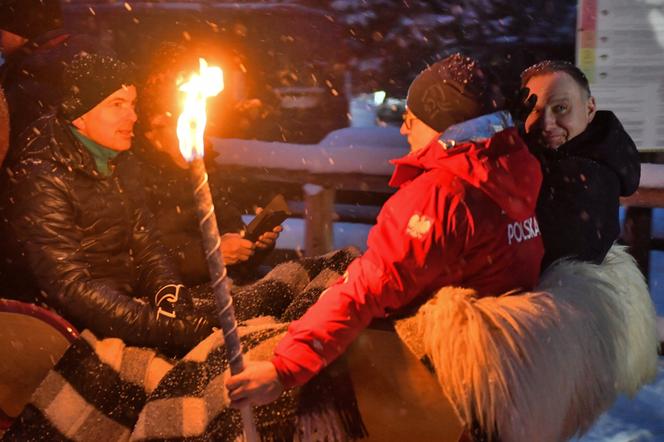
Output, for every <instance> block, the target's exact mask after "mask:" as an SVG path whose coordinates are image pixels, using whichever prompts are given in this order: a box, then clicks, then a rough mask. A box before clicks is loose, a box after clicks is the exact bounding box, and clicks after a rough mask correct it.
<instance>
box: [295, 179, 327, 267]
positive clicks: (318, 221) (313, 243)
mask: <svg viewBox="0 0 664 442" xmlns="http://www.w3.org/2000/svg"><path fill="white" fill-rule="evenodd" d="M302 190H303V191H304V219H305V228H304V230H305V240H304V248H305V251H304V252H305V255H306V256H316V255H321V254H323V253H326V252H329V251H330V250H332V248H333V244H334V241H333V239H334V235H333V232H332V222H333V217H334V189H332V188H327V187H323V186H319V185H317V184H305V185H304V186H302Z"/></svg>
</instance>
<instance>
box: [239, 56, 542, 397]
mask: <svg viewBox="0 0 664 442" xmlns="http://www.w3.org/2000/svg"><path fill="white" fill-rule="evenodd" d="M488 90H489V88H488V84H487V81H486V76H485V75H484V74H483V72H482V71H481V69H480V68H479V67H478V65H477V63H476V62H475V61H473V60H472V59H470V58H467V57H463V56H461V55H459V54H455V55H452V56H450V57H448V58H446V59H444V60H442V61H440V62H438V63H436V64H434V65H432V66H431V67H429V68H427V69H425V70H424V71H422V72H421V73H420V74H419V75H418V77H417V78H416V79H415V80H414V81H413V83H412V84H411V86H410V89H409V91H408V99H407V112H406V115H405V116H404V123H403V125H402V127H401V133H402V134H403V135H405V136H406V137H407V138H408V142H409V144H410V146H411V152H410V153H409V154H408V155H406V156H405V157H403V158H401V159H398V160H395V161H394V164H395V166H396V167H395V171H394V175H393V176H392V179H391V181H390V184H391V185H393V186H396V187H398V188H399V190H398V191H397V192H396V193H395V194H394V195H393V196H392V197H391V198H390V199H389V200H388V201H387V202H386V203H385V205H384V207H383V209H382V210H381V212H380V214H379V216H378V219H377V224H376V226H374V227H373V229H372V230H371V232H370V233H369V238H368V248H367V251H366V253H365V254H364V255H363V256H361V257H360V258H358V259H356V260H355V261H353V263H351V265H350V266H349V267H348V270H347V272H346V274H345V275H344V276H343V277H342V278H341V279H340V280H339V281H338V282H337V284H336V285H333V286H332V287H330V288H329V289H327V290H326V291H325V292H324V293H323V294H322V295H321V297H320V299H319V300H318V302H317V303H316V304H314V305H313V306H312V307H311V308H310V309H309V310H308V311H307V313H306V314H305V315H304V316H302V318H301V319H299V320H297V321H294V322H293V323H291V325H290V327H289V330H288V333H287V335H286V336H285V337H284V339H283V340H282V341H281V342H280V344H279V345H278V346H277V348H276V349H275V352H274V356H273V358H272V361H263V362H255V363H251V364H250V365H248V367H247V368H246V370H245V371H244V372H242V373H240V374H238V375H236V376H233V377H231V378H230V379H229V380H228V381H227V388H228V390H229V395H230V398H231V401H232V405H234V406H237V407H242V406H245V405H247V404H256V405H259V404H265V403H268V402H271V401H272V400H274V399H276V398H277V397H278V396H279V395H280V394H281V392H282V391H283V389H284V388H291V387H295V386H298V385H302V384H304V383H306V382H307V381H308V380H309V379H311V378H312V377H313V376H314V375H316V374H317V373H318V372H319V371H320V370H322V369H323V368H324V367H325V366H326V365H327V364H329V363H330V362H332V361H333V360H334V359H335V358H337V357H338V356H339V355H340V354H341V353H343V352H344V350H345V349H346V347H347V346H348V345H349V344H350V343H351V342H352V341H353V339H354V338H355V337H356V336H357V335H358V334H359V333H360V331H361V330H362V329H364V328H365V327H366V326H367V325H368V324H369V323H370V321H371V320H372V319H374V318H380V317H385V316H387V315H389V314H390V313H392V312H395V311H398V310H400V309H401V308H403V307H404V306H407V305H408V304H410V303H411V302H413V301H419V300H422V298H423V297H426V296H428V295H429V294H431V293H432V292H433V291H435V290H436V289H438V288H440V287H443V286H449V285H454V286H460V287H467V288H471V289H474V290H476V291H477V292H478V293H479V294H480V295H481V296H492V295H499V294H502V293H504V292H507V291H510V290H514V289H525V290H528V289H531V288H533V286H534V285H535V283H536V282H537V279H538V275H539V266H540V262H541V259H542V256H543V252H544V250H543V246H542V240H541V237H540V232H539V227H538V225H537V220H536V219H535V204H536V202H537V195H538V192H539V187H540V183H541V180H542V176H541V172H540V168H539V163H538V162H537V160H536V159H535V158H534V157H533V156H532V155H531V154H530V153H529V152H528V149H527V147H526V145H525V144H524V142H523V141H522V140H521V139H520V138H519V135H518V133H517V131H516V129H514V128H513V127H512V126H513V125H512V120H511V117H510V115H509V114H508V113H506V112H494V111H493V110H492V108H493V107H494V105H493V103H494V102H493V101H492V100H491V97H490V96H489V93H488Z"/></svg>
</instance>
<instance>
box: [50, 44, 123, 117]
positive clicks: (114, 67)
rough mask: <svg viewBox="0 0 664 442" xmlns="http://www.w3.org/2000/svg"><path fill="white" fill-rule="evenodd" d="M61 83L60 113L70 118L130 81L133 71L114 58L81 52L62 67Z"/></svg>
mask: <svg viewBox="0 0 664 442" xmlns="http://www.w3.org/2000/svg"><path fill="white" fill-rule="evenodd" d="M62 82H63V86H64V88H65V89H64V97H65V98H64V100H63V102H62V104H61V105H60V114H61V115H62V116H63V117H65V118H66V119H67V120H69V121H73V120H75V119H76V118H78V117H80V116H81V115H83V114H85V113H87V112H88V111H89V110H90V109H92V108H93V107H95V106H96V105H98V104H99V103H101V102H102V101H104V99H105V98H106V97H108V96H109V95H111V94H113V93H114V92H115V91H117V90H119V89H120V88H122V86H129V85H132V84H134V83H135V78H134V72H133V70H132V69H130V68H129V66H127V65H126V64H125V63H123V62H121V61H120V60H118V59H116V58H113V57H111V56H108V55H99V54H89V53H82V54H79V55H77V56H76V57H75V58H74V60H73V61H72V62H71V63H70V64H69V65H68V66H67V67H66V68H65V70H64V73H63V75H62Z"/></svg>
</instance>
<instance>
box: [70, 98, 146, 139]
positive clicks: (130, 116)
mask: <svg viewBox="0 0 664 442" xmlns="http://www.w3.org/2000/svg"><path fill="white" fill-rule="evenodd" d="M135 106H136V87H134V86H122V87H121V88H120V89H118V90H117V91H115V92H114V93H112V94H111V95H109V96H108V97H106V98H105V99H104V101H102V102H101V103H99V104H98V105H97V106H95V107H93V108H92V109H90V110H89V111H88V112H87V113H85V114H84V115H82V116H80V117H79V118H77V119H76V120H74V121H73V122H72V123H73V125H74V127H76V128H77V129H78V130H79V132H81V133H82V134H83V135H85V136H86V137H88V138H90V139H91V140H92V141H95V142H97V143H99V144H101V145H102V146H104V147H107V148H109V149H112V150H115V151H123V150H128V149H129V148H131V140H132V138H133V136H134V124H135V123H136V119H137V117H136V110H135Z"/></svg>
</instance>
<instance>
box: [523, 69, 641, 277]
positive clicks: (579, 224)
mask: <svg viewBox="0 0 664 442" xmlns="http://www.w3.org/2000/svg"><path fill="white" fill-rule="evenodd" d="M521 83H522V86H523V87H526V88H528V89H529V90H530V93H531V94H533V95H535V96H536V97H537V101H536V103H535V106H534V108H533V109H532V111H531V112H530V114H528V116H527V117H526V118H525V131H526V134H527V136H526V138H527V141H528V144H529V147H530V148H531V150H532V152H533V153H534V154H535V155H536V156H537V157H538V159H539V160H540V163H541V167H542V173H543V181H542V188H541V190H540V195H539V199H538V202H537V220H538V222H539V226H540V230H541V232H542V239H543V240H544V250H545V254H544V259H543V261H542V269H544V268H546V267H548V266H549V265H550V264H551V263H553V262H554V261H556V260H557V259H560V258H573V259H578V260H582V261H589V262H594V263H596V264H599V263H601V262H602V261H603V260H604V257H605V256H606V254H607V252H608V251H609V248H610V247H611V245H612V244H613V243H614V241H615V240H616V239H617V238H618V235H619V234H620V222H619V220H618V208H619V205H620V197H621V196H628V195H631V194H632V193H634V192H635V191H636V189H637V188H638V186H639V179H640V177H641V164H640V161H639V155H638V152H637V149H636V146H635V144H634V142H633V141H632V139H631V138H630V136H629V135H628V134H627V132H625V130H624V129H623V126H622V124H620V121H619V120H618V118H616V116H615V115H614V114H613V112H611V111H605V110H597V105H596V103H595V98H594V97H593V96H592V94H591V93H590V87H589V85H588V79H587V78H586V76H585V75H584V74H583V72H581V70H580V69H579V68H577V67H576V66H574V65H573V64H571V63H568V62H565V61H554V60H546V61H542V62H540V63H537V64H535V65H533V66H531V67H529V68H528V69H526V70H525V71H523V73H522V74H521Z"/></svg>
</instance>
